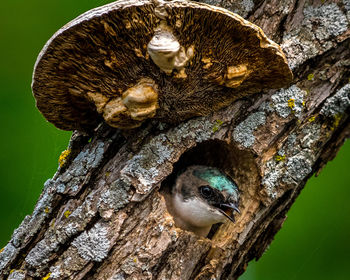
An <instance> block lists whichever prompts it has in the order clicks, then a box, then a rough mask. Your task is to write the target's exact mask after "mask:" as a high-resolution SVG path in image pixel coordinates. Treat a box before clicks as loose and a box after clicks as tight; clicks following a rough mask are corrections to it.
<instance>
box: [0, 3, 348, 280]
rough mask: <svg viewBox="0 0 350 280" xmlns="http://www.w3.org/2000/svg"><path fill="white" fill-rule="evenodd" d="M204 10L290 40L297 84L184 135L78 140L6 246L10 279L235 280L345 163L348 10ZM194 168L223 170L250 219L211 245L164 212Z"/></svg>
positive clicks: (156, 132)
mask: <svg viewBox="0 0 350 280" xmlns="http://www.w3.org/2000/svg"><path fill="white" fill-rule="evenodd" d="M202 2H207V3H210V4H217V5H221V6H223V7H225V8H228V9H231V10H233V11H236V12H238V13H239V14H241V15H243V16H244V17H245V18H247V19H249V20H250V21H252V22H254V23H256V24H257V25H259V26H261V27H262V29H263V30H264V32H265V33H266V34H267V35H268V36H269V37H270V38H272V39H273V40H275V41H276V42H278V43H280V44H281V46H282V48H283V50H284V51H285V53H286V55H287V58H288V60H289V63H290V66H291V67H292V69H293V73H294V76H295V78H294V81H293V84H292V85H291V86H290V87H289V88H286V89H281V90H278V91H269V92H263V93H259V94H255V95H253V96H251V97H249V98H244V99H241V100H238V101H236V102H235V103H233V104H232V105H230V106H229V107H227V108H225V109H223V110H221V111H218V112H216V113H214V114H212V115H209V116H207V117H200V118H195V119H191V120H188V121H186V122H183V123H181V124H179V125H178V126H175V127H174V126H169V125H166V124H162V123H157V122H156V121H149V122H148V123H146V124H145V125H143V126H142V127H141V128H139V129H135V130H133V131H128V132H127V131H125V132H123V131H120V130H117V129H112V128H110V127H108V126H107V125H104V124H101V125H100V126H99V127H98V129H96V131H95V132H94V134H93V135H89V136H87V135H82V134H79V132H74V133H73V136H72V139H71V142H70V146H69V151H70V152H67V153H66V154H65V155H66V157H62V161H61V163H62V164H61V167H60V168H59V169H58V171H57V173H56V174H55V175H54V177H53V178H52V179H49V180H47V182H46V183H45V186H44V190H43V192H42V194H41V196H40V198H39V200H38V202H37V205H36V206H35V209H34V212H33V213H32V215H30V216H27V217H26V218H25V219H24V221H23V222H22V224H21V225H20V226H19V228H18V229H17V230H15V232H14V233H13V236H12V239H11V241H10V242H9V243H8V245H7V246H6V247H5V248H4V249H2V251H1V254H0V271H1V274H0V277H1V278H6V277H7V276H9V279H35V278H38V277H44V279H236V278H238V277H239V275H241V274H242V273H243V272H244V270H245V268H246V265H247V263H248V261H250V260H251V259H253V258H259V257H260V256H261V255H262V253H263V252H264V250H265V249H266V247H267V246H268V245H269V244H270V242H271V241H272V239H273V237H274V235H275V234H276V233H277V232H278V230H279V229H280V228H281V226H282V224H283V221H284V220H285V214H286V212H287V211H288V210H289V208H290V206H291V205H292V204H293V202H294V200H295V198H296V197H297V196H298V195H299V193H300V191H301V190H302V188H303V187H304V185H305V183H306V181H307V180H308V178H309V177H310V176H312V174H314V173H315V172H319V171H320V169H321V168H322V167H323V166H324V164H326V162H327V161H328V160H331V159H332V158H333V157H334V156H335V155H336V153H337V151H338V149H339V147H340V146H341V145H342V143H343V142H344V140H345V138H347V137H348V136H349V133H350V122H349V113H350V111H349V108H350V84H349V82H350V81H349V72H350V71H349V68H350V38H349V37H350V30H349V28H348V27H349V20H350V2H349V1H348V0H342V1H341V0H339V1H306V0H285V1H275V0H266V1H259V0H258V1H254V2H253V1H228V0H224V1H214V0H213V1H202ZM189 164H208V165H214V166H218V167H220V168H223V169H224V170H225V171H226V172H227V173H228V174H230V175H232V176H233V177H234V178H235V180H236V182H237V183H238V185H239V186H240V191H241V203H240V209H241V212H242V213H241V215H239V216H237V221H236V223H235V224H232V223H227V224H223V225H220V226H219V227H216V228H215V229H213V230H212V232H211V238H210V239H207V238H200V237H197V236H196V235H194V234H193V233H191V232H186V231H183V230H181V229H179V228H176V227H175V226H174V223H173V220H172V217H171V216H170V215H169V214H168V212H167V209H166V205H165V201H164V198H163V193H164V192H167V190H168V189H169V186H171V184H172V181H173V180H174V176H172V175H173V174H174V173H175V172H176V171H177V170H179V169H181V168H183V167H185V166H187V165H189Z"/></svg>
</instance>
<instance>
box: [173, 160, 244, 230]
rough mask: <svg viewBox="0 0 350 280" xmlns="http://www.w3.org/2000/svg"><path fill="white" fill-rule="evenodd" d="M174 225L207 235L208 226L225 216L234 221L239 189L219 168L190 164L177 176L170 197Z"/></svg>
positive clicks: (222, 219) (223, 219)
mask: <svg viewBox="0 0 350 280" xmlns="http://www.w3.org/2000/svg"><path fill="white" fill-rule="evenodd" d="M170 200H171V201H170V204H171V210H172V211H171V212H173V213H171V214H173V217H174V221H175V224H176V226H178V227H180V228H182V229H185V230H189V231H192V232H194V233H195V234H197V235H199V236H207V235H208V233H209V231H210V229H211V226H212V225H213V224H216V223H223V222H225V221H226V219H229V220H230V221H232V222H234V221H235V220H234V215H233V213H234V211H236V212H238V213H240V211H239V209H238V202H239V191H238V187H237V185H236V183H235V182H234V181H233V180H232V179H231V178H229V177H228V176H227V175H225V174H224V173H223V172H221V171H220V170H219V169H217V168H214V167H208V166H200V165H194V166H190V167H188V168H187V169H186V170H185V171H184V172H182V173H181V174H180V175H178V176H177V178H176V181H175V185H174V186H173V189H172V195H171V198H170Z"/></svg>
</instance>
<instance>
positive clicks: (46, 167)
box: [0, 0, 350, 280]
mask: <svg viewBox="0 0 350 280" xmlns="http://www.w3.org/2000/svg"><path fill="white" fill-rule="evenodd" d="M1 2H2V3H1V4H2V7H1V12H0V14H1V19H0V39H1V40H0V42H1V44H0V56H1V57H0V61H1V68H0V73H1V75H0V81H1V87H0V98H1V99H0V100H1V102H0V108H1V111H0V114H1V117H0V122H1V128H2V137H1V138H0V141H1V146H0V147H1V152H0V184H1V185H0V248H1V247H2V246H4V245H5V244H6V243H7V241H8V240H9V238H10V236H11V233H12V231H13V230H14V228H16V227H17V226H18V225H19V223H20V222H21V221H22V219H23V218H24V216H25V215H28V214H30V213H31V212H32V210H33V207H34V204H35V202H36V200H37V198H38V196H39V194H40V193H41V189H42V186H43V183H44V182H45V180H46V179H48V178H50V177H52V175H53V174H54V172H55V171H56V169H57V166H58V163H57V159H58V157H59V155H60V153H61V151H63V150H64V149H65V148H66V146H67V144H68V140H69V137H70V134H71V133H70V132H65V131H59V130H58V129H56V128H55V127H54V126H53V125H51V124H49V123H47V122H46V121H45V120H44V118H43V117H42V116H41V115H40V114H39V112H38V110H37V109H36V108H35V103H34V98H33V97H32V94H31V89H30V84H31V75H32V69H33V65H34V63H35V60H36V57H37V55H38V53H39V51H40V50H41V48H42V47H43V46H44V44H45V42H46V41H47V40H48V39H49V38H50V36H51V35H52V34H53V33H54V32H55V31H56V30H57V29H59V28H60V27H61V26H63V25H64V24H65V23H67V22H68V21H69V20H71V19H73V18H74V17H76V16H78V15H79V14H81V13H82V12H84V11H86V10H88V9H91V8H93V7H96V6H100V5H102V4H105V3H108V2H110V1H98V0H85V1H71V0H70V1H68V0H50V1H47V0H46V1H44V0H31V1H25V0H7V1H6V0H5V1H1ZM349 157H350V142H347V143H346V144H345V145H344V146H343V148H342V149H341V151H340V152H339V154H338V156H337V158H336V159H335V160H333V161H332V162H330V163H329V164H328V165H327V166H326V168H325V169H324V170H323V171H322V173H321V175H320V176H319V177H318V178H312V179H311V180H310V181H309V182H308V184H307V186H306V188H305V189H304V191H303V192H302V193H301V195H300V197H299V198H298V200H297V201H296V203H295V204H294V206H293V207H292V209H291V211H290V212H289V214H288V219H287V221H286V222H285V224H284V226H283V228H282V230H281V231H280V232H279V233H278V234H277V236H276V239H275V241H274V242H273V243H272V245H271V247H270V249H269V250H268V251H267V252H266V253H265V254H264V256H263V257H262V258H261V259H260V260H259V262H257V263H255V262H251V263H250V264H249V266H248V269H247V272H246V273H245V274H244V275H243V276H242V277H241V279H244V280H264V279H269V280H273V279H278V280H280V279H299V280H302V279H308V280H309V279H318V280H322V279H327V280H328V279H336V280H337V279H349V264H350V219H349V214H350V203H349V199H350V183H349V182H350V172H349V166H348V165H349V163H350V160H349Z"/></svg>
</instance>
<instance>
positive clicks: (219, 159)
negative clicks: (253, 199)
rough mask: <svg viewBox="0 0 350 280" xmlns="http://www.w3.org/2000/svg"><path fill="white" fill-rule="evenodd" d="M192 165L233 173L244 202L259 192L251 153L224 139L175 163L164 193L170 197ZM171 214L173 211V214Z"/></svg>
mask: <svg viewBox="0 0 350 280" xmlns="http://www.w3.org/2000/svg"><path fill="white" fill-rule="evenodd" d="M191 165H205V166H210V167H216V168H218V169H220V170H222V171H223V172H224V173H226V174H227V175H228V176H230V177H231V178H232V179H233V180H234V181H235V182H236V183H237V185H238V188H239V191H240V197H241V199H240V200H241V202H240V204H241V203H242V201H243V200H246V199H249V196H251V195H252V193H256V191H258V187H259V186H260V176H259V174H258V169H257V166H256V162H255V158H254V156H253V154H252V153H251V152H248V151H245V150H240V149H238V148H237V147H235V146H233V145H230V144H228V143H227V142H225V141H222V140H209V141H205V142H202V143H199V144H197V145H196V146H195V147H193V148H191V149H189V150H187V151H186V152H185V153H183V154H182V156H181V157H180V158H179V160H178V161H177V162H176V163H175V164H174V165H173V172H172V173H171V174H170V175H169V176H168V177H167V178H166V179H165V180H164V181H163V183H162V186H161V188H160V193H161V194H162V195H163V196H165V197H169V196H170V195H171V188H172V186H174V184H175V180H176V177H177V176H178V174H180V173H181V172H182V171H183V170H185V169H186V168H187V167H189V166H191ZM166 200H167V199H166ZM170 214H171V213H170ZM219 228H220V224H215V225H213V226H212V229H211V231H210V233H209V234H208V236H207V238H209V239H212V237H213V236H214V234H215V232H216V231H217V230H218V229H219Z"/></svg>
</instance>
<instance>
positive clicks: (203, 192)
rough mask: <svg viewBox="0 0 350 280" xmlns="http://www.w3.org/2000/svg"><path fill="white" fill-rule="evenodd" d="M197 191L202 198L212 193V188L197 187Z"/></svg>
mask: <svg viewBox="0 0 350 280" xmlns="http://www.w3.org/2000/svg"><path fill="white" fill-rule="evenodd" d="M199 191H200V193H201V195H202V196H203V197H204V198H209V197H211V196H212V195H213V190H212V188H211V187H209V186H202V187H199Z"/></svg>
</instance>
